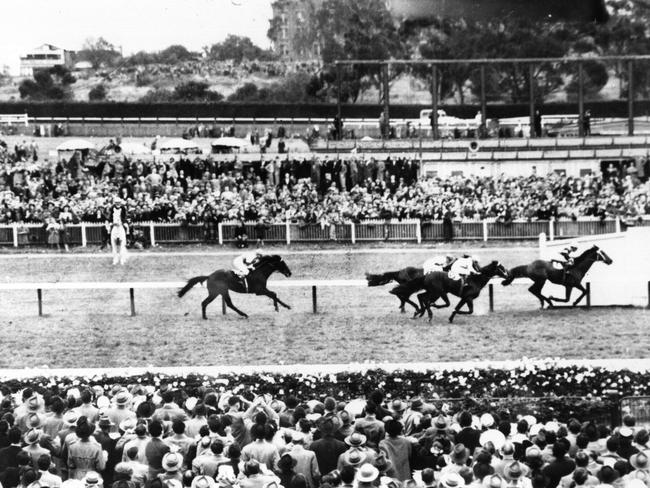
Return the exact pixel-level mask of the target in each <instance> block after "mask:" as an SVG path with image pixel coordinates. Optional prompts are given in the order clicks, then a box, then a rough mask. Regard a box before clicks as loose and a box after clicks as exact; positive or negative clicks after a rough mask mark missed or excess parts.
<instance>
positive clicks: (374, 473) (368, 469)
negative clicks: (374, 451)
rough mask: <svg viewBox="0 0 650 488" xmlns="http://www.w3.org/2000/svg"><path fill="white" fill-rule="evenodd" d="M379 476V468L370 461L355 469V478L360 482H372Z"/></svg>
mask: <svg viewBox="0 0 650 488" xmlns="http://www.w3.org/2000/svg"><path fill="white" fill-rule="evenodd" d="M378 476H379V470H378V469H377V468H375V467H374V466H373V465H372V464H370V463H365V464H363V465H362V466H361V467H360V468H359V471H357V480H358V481H359V482H361V483H372V482H373V481H375V480H376V479H377V477H378Z"/></svg>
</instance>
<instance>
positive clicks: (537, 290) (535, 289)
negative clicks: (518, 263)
mask: <svg viewBox="0 0 650 488" xmlns="http://www.w3.org/2000/svg"><path fill="white" fill-rule="evenodd" d="M542 288H544V281H535V282H534V283H533V284H532V285H531V287H530V288H528V291H529V292H531V293H532V294H533V295H535V297H537V299H538V300H539V302H540V303H541V305H542V306H541V308H544V304H545V303H548V305H549V306H550V307H552V306H553V302H552V301H550V300H549V299H548V298H546V297H545V296H544V295H542Z"/></svg>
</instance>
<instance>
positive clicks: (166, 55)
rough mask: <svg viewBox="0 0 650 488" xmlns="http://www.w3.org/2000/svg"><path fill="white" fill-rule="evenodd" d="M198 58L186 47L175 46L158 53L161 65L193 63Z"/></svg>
mask: <svg viewBox="0 0 650 488" xmlns="http://www.w3.org/2000/svg"><path fill="white" fill-rule="evenodd" d="M195 57H196V55H195V54H192V53H191V52H190V51H189V50H188V49H187V48H186V47H185V46H181V45H180V44H174V45H171V46H169V47H168V48H166V49H163V50H162V51H160V53H158V56H157V58H158V60H157V61H158V62H159V63H161V64H178V63H182V62H183V61H191V60H193V59H194V58H195Z"/></svg>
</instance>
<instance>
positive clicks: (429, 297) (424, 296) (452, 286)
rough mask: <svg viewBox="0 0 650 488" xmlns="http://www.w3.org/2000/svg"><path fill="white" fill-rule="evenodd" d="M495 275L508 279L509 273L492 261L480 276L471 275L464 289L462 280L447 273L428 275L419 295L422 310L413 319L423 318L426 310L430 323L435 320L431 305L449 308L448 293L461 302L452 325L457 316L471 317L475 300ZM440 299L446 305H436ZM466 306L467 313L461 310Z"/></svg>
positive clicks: (483, 268) (457, 306)
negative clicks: (452, 277) (422, 290)
mask: <svg viewBox="0 0 650 488" xmlns="http://www.w3.org/2000/svg"><path fill="white" fill-rule="evenodd" d="M495 275H498V276H501V277H502V278H508V271H507V270H506V269H505V268H504V267H503V265H501V264H499V262H498V261H492V262H491V263H490V264H488V265H486V266H484V267H482V268H480V271H479V273H478V274H472V275H469V276H468V277H467V278H466V280H465V286H464V287H463V284H462V281H461V280H453V279H451V278H450V277H449V274H447V273H444V272H441V271H436V272H433V273H429V274H427V275H426V276H425V277H424V280H423V283H422V288H424V290H425V291H424V293H420V294H419V295H418V301H419V302H420V310H419V312H416V313H415V315H414V316H413V318H417V317H422V316H423V315H424V311H425V310H426V311H427V313H428V314H429V322H431V319H432V318H433V312H432V311H431V305H433V306H434V307H435V308H445V307H448V306H449V298H448V297H447V293H451V294H452V295H456V296H457V297H459V298H460V301H459V302H458V304H457V305H456V307H455V308H454V311H453V312H452V314H451V316H450V317H449V322H450V323H451V322H453V321H454V317H455V316H456V315H457V314H458V315H470V314H472V313H474V300H475V299H476V298H477V297H478V296H479V294H480V293H481V290H482V289H483V288H484V287H485V285H487V283H488V281H490V279H491V278H492V277H493V276H495ZM438 298H441V299H442V300H443V301H444V302H445V303H444V305H436V304H435V302H436V300H437V299H438ZM465 304H467V311H463V310H461V308H462V306H463V305H465Z"/></svg>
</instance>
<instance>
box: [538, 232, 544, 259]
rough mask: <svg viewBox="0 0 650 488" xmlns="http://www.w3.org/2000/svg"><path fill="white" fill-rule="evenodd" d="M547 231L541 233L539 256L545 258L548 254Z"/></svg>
mask: <svg viewBox="0 0 650 488" xmlns="http://www.w3.org/2000/svg"><path fill="white" fill-rule="evenodd" d="M545 251H546V232H542V233H541V234H540V235H539V257H540V258H542V259H543V258H544V255H545V254H546V252H545Z"/></svg>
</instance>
